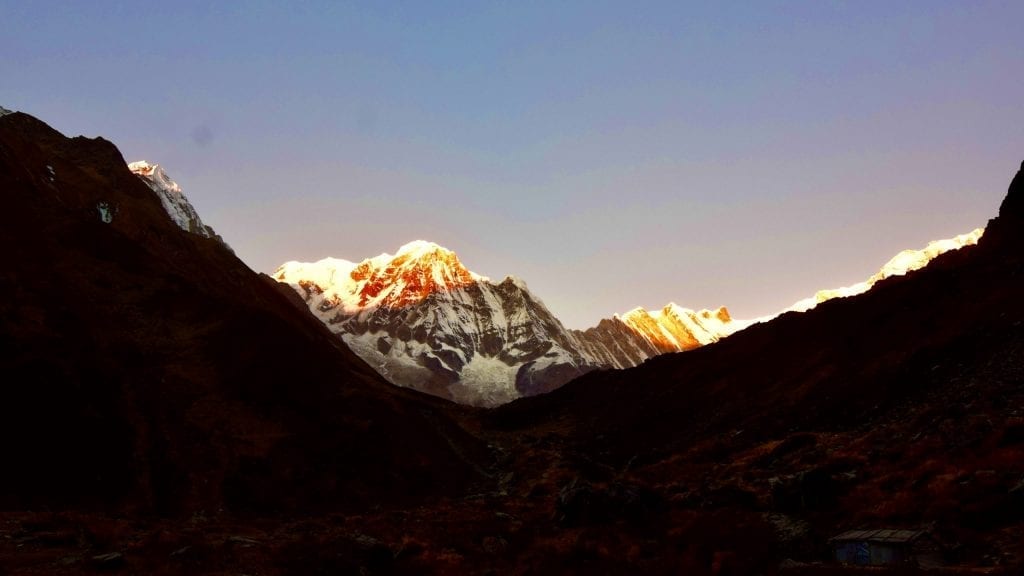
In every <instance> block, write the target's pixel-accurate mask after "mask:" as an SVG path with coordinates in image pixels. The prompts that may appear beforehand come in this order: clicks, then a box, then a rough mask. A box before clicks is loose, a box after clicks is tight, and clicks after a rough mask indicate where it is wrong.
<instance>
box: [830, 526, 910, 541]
mask: <svg viewBox="0 0 1024 576" xmlns="http://www.w3.org/2000/svg"><path fill="white" fill-rule="evenodd" d="M924 535H925V531H924V530H885V529H883V530H850V531H848V532H843V533H842V534H840V535H838V536H835V537H833V538H830V539H829V542H884V543H886V544H907V543H910V542H913V541H914V540H917V539H918V538H920V537H921V536H924Z"/></svg>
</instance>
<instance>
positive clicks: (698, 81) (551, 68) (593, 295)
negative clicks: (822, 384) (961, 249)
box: [0, 0, 1024, 328]
mask: <svg viewBox="0 0 1024 576" xmlns="http://www.w3.org/2000/svg"><path fill="white" fill-rule="evenodd" d="M211 5H212V6H211ZM1022 25H1024V2H1020V1H1009V2H983V1H971V2H948V3H947V2H939V1H934V0H929V1H921V2H891V1H883V2H871V1H856V2H826V1H809V2H768V1H765V2H750V3H741V2H728V3H725V2H700V3H697V2H694V3H688V2H679V1H673V2H644V3H640V2H619V3H605V2H502V3H493V4H492V3H487V4H485V3H482V2H466V3H449V2H407V3H406V2H394V3H388V2H366V3H340V2H338V3H335V2H330V3H314V2H304V3H285V2H281V3H268V2H239V3H235V4H231V3H213V2H162V3H147V2H142V1H135V2H131V3H114V2H99V1H97V2H78V1H74V2H9V1H5V0H0V105H2V106H4V107H7V108H11V109H17V110H21V111H25V112H28V113H30V114H33V115H35V116H37V117H39V118H41V119H43V120H44V121H46V122H48V123H49V124H51V125H52V126H53V127H55V128H57V129H58V130H60V131H62V132H64V133H66V134H68V135H77V134H85V135H89V136H95V135H102V136H104V137H105V138H107V139H109V140H112V141H113V142H114V143H115V144H117V145H118V146H119V147H120V149H121V151H122V153H123V154H124V155H125V158H126V159H127V160H129V161H131V160H138V159H146V160H149V161H151V162H159V163H160V164H162V165H163V166H164V167H165V169H166V170H167V172H168V173H169V174H170V176H171V177H172V178H174V179H175V180H176V181H177V182H178V183H179V184H181V186H182V187H183V189H184V190H185V193H186V194H187V195H188V197H189V199H190V200H191V201H192V203H193V204H194V205H195V206H196V208H197V209H198V210H199V212H200V214H201V215H202V217H203V219H204V220H205V221H206V222H207V223H208V224H210V225H212V226H213V227H214V228H215V229H216V230H217V231H218V232H219V233H220V234H222V235H223V236H224V238H225V239H226V240H227V241H228V242H229V243H230V244H231V245H232V246H233V247H234V249H235V250H236V252H237V253H238V255H239V256H240V257H241V258H242V259H243V260H244V261H245V262H246V263H248V264H249V265H250V266H251V267H252V268H253V269H255V270H258V271H263V272H270V271H272V270H273V269H274V268H276V267H277V265H279V264H280V263H282V262H284V261H286V260H316V259H320V258H322V257H325V256H328V255H330V256H335V257H340V258H346V259H349V260H359V259H362V258H364V257H369V256H373V255H376V254H379V253H381V252H385V251H387V252H393V251H394V250H395V249H396V248H397V247H398V246H400V245H402V244H404V243H406V242H407V241H410V240H413V239H417V238H422V239H427V240H433V241H435V242H437V243H439V244H442V245H445V246H447V247H448V248H451V249H452V250H455V251H456V252H457V253H458V254H459V255H460V257H461V258H462V261H463V262H464V263H465V264H466V265H467V266H468V267H469V268H470V269H472V270H473V271H475V272H478V273H480V274H485V275H488V276H491V277H492V278H494V279H496V280H500V279H501V278H502V277H504V276H505V275H507V274H514V275H516V276H519V277H521V278H523V279H524V280H526V282H527V283H528V284H529V286H530V288H531V290H532V291H533V292H534V293H535V294H536V295H538V296H539V297H541V298H542V299H543V300H544V301H545V302H546V303H547V304H548V307H549V308H551V309H552V311H553V312H555V314H557V315H558V316H559V317H560V318H562V320H563V322H565V324H566V325H568V326H570V327H575V328H582V327H586V326H589V325H592V324H594V323H595V322H596V321H597V320H598V319H599V318H601V317H607V316H610V315H611V314H613V313H616V312H625V311H627V310H629V309H631V308H633V307H635V306H644V307H647V308H660V307H661V306H663V305H664V304H666V303H667V302H669V301H675V302H677V303H679V304H680V305H683V306H686V307H690V308H704V307H707V308H711V307H716V306H719V305H723V304H724V305H727V306H729V308H730V309H731V310H732V312H733V315H734V316H737V317H752V316H758V315H762V314H767V313H772V312H776V311H778V310H780V309H782V308H784V307H786V306H788V305H789V304H792V303H793V302H795V301H796V300H798V299H800V298H803V297H805V296H809V295H811V294H813V292H815V291H816V290H818V289H821V288H830V287H835V286H839V285H845V284H852V283H854V282H857V281H860V280H863V279H865V278H866V277H867V276H869V275H870V274H872V273H873V272H874V271H876V270H877V269H878V268H879V267H880V266H881V265H882V264H883V263H884V262H885V261H886V260H888V259H889V257H891V256H893V255H894V254H895V253H896V252H898V251H899V250H901V249H904V248H918V247H922V246H924V244H925V243H927V241H929V240H932V239H938V238H946V237H951V236H954V235H956V234H959V233H962V232H967V231H969V230H971V229H973V228H975V227H978V226H983V225H984V224H985V223H986V221H987V220H988V219H989V218H990V217H992V216H994V215H995V213H996V211H997V209H998V205H999V202H1000V200H1001V199H1002V197H1003V195H1004V194H1005V192H1006V188H1007V185H1008V183H1009V181H1010V178H1011V177H1012V176H1013V174H1014V172H1015V171H1016V170H1017V168H1018V167H1019V166H1020V161H1021V159H1022V158H1024V34H1021V32H1020V31H1021V26H1022Z"/></svg>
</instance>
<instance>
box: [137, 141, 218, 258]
mask: <svg viewBox="0 0 1024 576" xmlns="http://www.w3.org/2000/svg"><path fill="white" fill-rule="evenodd" d="M128 169H129V170H131V171H132V172H133V173H135V175H136V176H138V177H139V178H140V179H141V180H142V181H143V182H145V183H146V185H147V186H149V188H150V190H152V191H153V192H155V193H156V195H157V197H158V198H160V203H161V204H163V207H164V210H165V211H166V212H167V215H168V216H170V217H171V220H173V221H174V223H175V224H177V225H178V227H179V228H181V229H182V230H185V231H186V232H191V233H193V234H198V235H199V236H205V237H207V238H217V239H219V237H218V236H217V233H216V232H214V231H213V229H212V228H210V227H209V226H207V225H205V224H203V221H202V219H200V218H199V213H198V212H196V209H195V208H194V207H192V204H191V203H190V202H189V201H188V198H186V197H185V194H184V193H183V192H182V191H181V186H178V183H177V182H175V181H174V180H171V178H170V176H168V175H167V173H166V172H164V169H163V168H162V167H161V166H160V165H159V164H150V163H149V162H146V161H145V160H139V161H138V162H130V163H129V164H128Z"/></svg>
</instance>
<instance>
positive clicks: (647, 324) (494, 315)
mask: <svg viewBox="0 0 1024 576" xmlns="http://www.w3.org/2000/svg"><path fill="white" fill-rule="evenodd" d="M982 234H983V229H980V228H979V229H977V230H974V231H972V232H970V233H967V234H962V235H960V236H956V237H954V238H951V239H948V240H938V241H934V242H931V243H929V244H928V245H927V246H926V247H925V248H922V249H920V250H904V251H902V252H900V253H899V254H897V255H896V256H895V257H893V258H892V259H891V260H890V261H889V262H887V263H886V264H885V265H884V266H882V268H881V269H880V270H879V271H878V272H877V273H876V274H874V275H873V276H871V277H870V278H868V279H867V280H866V281H864V282H860V283H858V284H855V285H853V286H848V287H842V288H837V289H830V290H821V291H819V292H817V293H816V294H815V295H814V296H812V297H810V298H806V299H803V300H800V301H799V302H797V303H795V304H794V305H793V306H790V307H789V308H786V309H785V310H782V311H780V312H779V313H778V314H773V315H769V316H764V317H761V318H754V319H733V318H732V316H731V315H730V314H729V311H728V309H726V308H725V307H724V306H723V307H721V308H718V309H717V310H691V309H689V308H684V307H682V306H679V305H678V304H675V303H670V304H668V305H666V306H665V307H664V308H662V309H661V310H653V311H650V310H646V309H644V308H640V307H638V308H634V309H633V310H630V311H629V312H626V313H624V314H621V315H620V314H615V315H613V316H611V317H610V318H607V319H604V320H602V321H600V322H599V323H598V324H597V325H596V326H594V327H592V328H588V329H586V330H570V329H566V328H565V327H564V326H563V325H562V323H561V322H560V321H559V320H558V318H557V317H556V316H555V315H554V314H552V313H551V311H550V310H548V308H547V307H546V306H545V305H544V304H543V302H542V301H541V299H540V298H538V297H537V296H535V295H534V294H532V293H531V292H530V291H529V289H528V288H527V286H526V284H525V283H524V282H523V281H522V280H519V279H518V278H515V277H514V276H508V277H506V278H505V279H504V280H503V281H502V282H501V283H494V282H492V281H491V280H490V279H489V278H487V277H484V276H481V275H479V274H475V273H473V272H471V271H470V270H468V269H467V268H466V267H465V266H464V265H463V264H462V262H461V261H460V260H459V258H458V256H457V255H456V254H455V252H453V251H451V250H449V249H447V248H444V247H442V246H439V245H437V244H435V243H433V242H428V241H425V240H416V241H413V242H410V243H408V244H406V245H404V246H402V247H400V248H399V249H398V250H397V251H396V252H395V254H394V255H391V254H387V253H385V254H381V255H379V256H375V257H373V258H367V259H365V260H363V261H361V262H359V263H355V262H350V261H348V260H341V259H337V258H325V259H323V260H320V261H318V262H295V261H291V262H287V263H285V264H283V265H281V266H280V267H279V268H278V269H277V270H276V271H275V272H274V273H273V277H274V278H275V279H276V280H278V281H280V282H285V283H287V284H289V285H291V286H292V287H293V288H294V289H295V290H296V292H297V293H298V294H299V295H300V296H301V297H302V298H303V299H304V300H305V301H306V303H307V305H308V306H309V308H310V310H311V311H312V312H313V314H314V315H316V316H317V317H318V318H319V319H320V320H321V321H323V322H324V323H325V324H326V325H327V326H328V327H329V328H330V329H331V330H332V331H334V332H335V333H336V334H339V335H340V336H341V338H342V339H343V340H344V341H345V342H346V343H347V344H348V345H349V346H350V347H351V348H352V349H353V350H354V351H355V352H356V353H357V354H359V355H360V356H361V357H362V358H363V359H364V360H366V361H367V362H368V363H369V364H370V365H371V366H373V367H374V368H376V369H377V370H378V371H379V372H380V373H381V374H382V375H384V376H385V377H387V378H389V379H390V380H391V381H392V382H394V383H395V384H398V385H400V386H407V387H412V388H416V389H419V390H423V391H426V392H429V393H432V394H436V395H439V396H442V397H446V398H449V399H452V400H455V401H457V402H462V403H467V404H473V405H482V406H495V405H499V404H502V403H505V402H509V401H511V400H514V399H515V398H518V397H521V396H529V395H533V394H537V393H541V392H546V391H549V390H552V389H554V388H557V387H558V386H561V385H562V384H564V383H565V382H567V381H569V380H571V379H573V378H575V377H577V376H579V375H582V374H584V373H586V372H589V371H591V370H595V369H606V368H629V367H632V366H636V365H638V364H640V363H642V362H644V361H645V360H647V359H648V358H651V357H654V356H658V355H660V354H665V353H670V352H684V351H687V350H692V349H694V348H698V347H701V346H705V345H708V344H712V343H714V342H717V341H718V340H720V339H722V338H725V337H727V336H729V335H731V334H733V333H735V332H737V331H739V330H742V329H744V328H746V327H748V326H750V325H752V324H756V323H760V322H766V321H769V320H771V319H772V318H775V317H776V316H778V315H779V314H782V313H786V312H805V311H807V310H810V309H812V308H814V307H815V306H817V305H818V304H820V303H822V302H825V301H828V300H831V299H834V298H842V297H846V296H853V295H856V294H861V293H864V292H866V291H867V290H870V289H871V287H872V286H874V285H875V284H876V283H878V282H880V281H882V280H884V279H886V278H889V277H892V276H900V275H903V274H906V273H907V272H909V271H912V270H917V269H920V268H922V267H924V266H926V265H927V264H928V263H929V262H930V261H931V260H932V259H934V258H935V257H937V256H939V255H940V254H943V253H945V252H948V251H950V250H956V249H959V248H961V247H963V246H968V245H973V244H976V243H977V241H978V239H979V238H980V237H981V235H982Z"/></svg>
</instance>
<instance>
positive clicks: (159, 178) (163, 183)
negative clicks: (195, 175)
mask: <svg viewBox="0 0 1024 576" xmlns="http://www.w3.org/2000/svg"><path fill="white" fill-rule="evenodd" d="M128 169H129V170H131V171H132V172H134V173H135V175H136V176H140V177H142V178H143V179H144V180H146V181H147V183H148V184H150V187H154V186H156V187H159V188H162V189H163V190H165V191H168V192H173V193H176V194H181V186H178V183H177V182H175V181H174V180H171V177H170V176H168V175H167V173H166V172H164V169H163V168H161V167H160V165H159V164H151V163H149V162H147V161H145V160H139V161H137V162H129V163H128Z"/></svg>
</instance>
